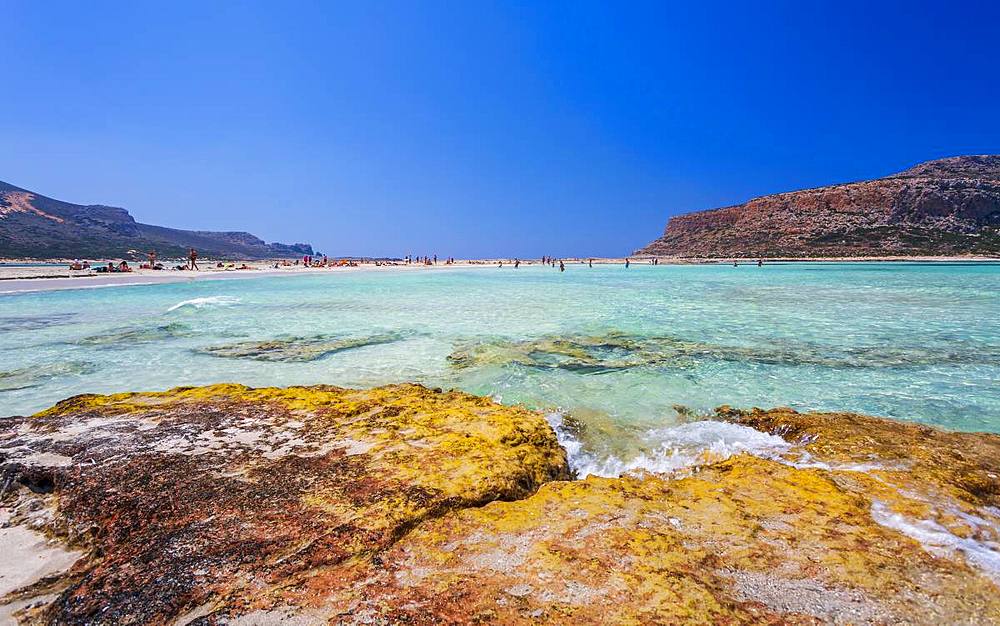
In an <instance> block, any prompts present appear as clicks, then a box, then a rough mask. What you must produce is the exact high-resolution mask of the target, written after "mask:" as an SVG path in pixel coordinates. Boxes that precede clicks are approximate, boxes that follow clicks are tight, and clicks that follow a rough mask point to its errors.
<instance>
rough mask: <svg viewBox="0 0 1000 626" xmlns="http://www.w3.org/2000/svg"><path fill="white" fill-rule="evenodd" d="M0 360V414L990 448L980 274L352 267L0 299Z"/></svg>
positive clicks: (996, 292)
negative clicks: (252, 412)
mask: <svg viewBox="0 0 1000 626" xmlns="http://www.w3.org/2000/svg"><path fill="white" fill-rule="evenodd" d="M0 353H2V355H3V356H2V360H0V415H9V414H18V413H29V412H34V411H37V410H39V409H42V408H44V407H46V406H49V405H51V404H52V403H54V402H55V401H57V400H59V399H62V398H65V397H67V396H70V395H73V394H77V393H83V392H115V391H125V390H138V389H165V388H168V387H172V386H176V385H196V384H205V383H212V382H219V381H236V382H242V383H246V384H249V385H257V386H259V385H291V384H310V383H331V384H337V385H345V386H369V385H375V384H382V383H390V382H399V381H418V382H422V383H425V384H427V385H432V386H441V387H458V388H461V389H464V390H467V391H471V392H473V393H478V394H491V395H493V396H494V397H496V398H498V399H500V400H501V401H503V402H506V403H515V402H523V403H525V404H527V405H530V406H532V407H535V408H540V409H545V410H547V411H550V412H552V413H553V415H554V417H553V419H554V420H556V421H563V422H566V423H568V424H569V425H570V426H573V425H576V426H577V427H579V428H582V429H584V430H585V431H586V437H584V439H585V441H584V443H583V444H581V445H583V446H584V447H585V448H587V450H588V453H590V454H594V455H596V456H597V457H601V458H605V459H606V458H632V457H635V455H637V454H639V455H641V454H645V453H652V452H655V451H656V450H658V449H659V448H660V447H662V444H663V437H662V436H661V435H658V434H657V433H663V432H664V431H663V429H665V428H666V429H669V428H670V427H671V426H674V425H676V424H678V423H680V422H688V421H691V419H692V418H691V416H692V415H698V414H700V413H705V412H708V411H709V410H710V409H711V408H712V407H715V406H718V405H720V404H730V405H734V406H744V407H749V406H761V407H770V406H777V405H790V406H792V407H795V408H798V409H829V410H849V411H859V412H864V413H871V414H876V415H885V416H891V417H896V418H900V419H908V420H919V421H922V422H927V423H931V424H938V425H942V426H945V427H948V428H953V429H961V430H987V431H994V432H1000V265H989V264H877V263H870V264H869V263H866V264H842V265H841V264H800V265H765V266H764V267H762V268H757V267H754V266H741V267H739V268H733V267H731V266H657V267H651V266H640V265H634V266H633V267H632V268H631V269H629V270H625V269H624V268H622V267H620V266H614V267H611V266H607V267H595V268H593V269H589V268H587V267H585V266H578V265H570V266H567V270H566V272H565V273H562V274H560V273H559V272H558V270H554V269H551V268H542V267H521V268H520V269H518V270H514V269H512V268H506V267H505V268H504V269H502V270H499V269H496V268H473V269H448V270H444V269H435V270H418V271H412V270H411V271H402V270H401V271H388V272H364V271H359V272H354V273H324V274H319V273H318V274H316V275H305V276H281V277H262V278H255V279H243V280H212V281H209V280H203V281H196V282H187V283H173V284H161V285H149V286H132V287H114V288H101V289H79V290H72V291H57V292H44V293H26V294H17V295H7V296H0ZM565 425H566V424H564V426H565ZM579 428H578V429H579ZM571 430H572V429H571ZM675 434H676V433H675ZM695 434H697V433H695ZM724 434H725V433H724ZM686 436H693V435H692V433H687V435H686ZM720 436H721V435H720Z"/></svg>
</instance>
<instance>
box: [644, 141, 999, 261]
mask: <svg viewBox="0 0 1000 626" xmlns="http://www.w3.org/2000/svg"><path fill="white" fill-rule="evenodd" d="M636 254H637V255H643V256H646V255H648V256H669V257H688V258H734V257H735V258H740V257H751V258H756V257H763V258H775V257H815V258H826V257H885V256H957V255H978V256H995V255H1000V155H979V156H959V157H952V158H947V159H939V160H936V161H927V162H926V163H921V164H920V165H917V166H915V167H911V168H910V169H908V170H906V171H903V172H900V173H898V174H893V175H891V176H887V177H885V178H878V179H875V180H868V181H861V182H854V183H846V184H840V185H832V186H829V187H819V188H816V189H806V190H803V191H793V192H788V193H779V194H775V195H770V196H763V197H760V198H755V199H753V200H750V201H748V202H745V203H743V204H738V205H735V206H730V207H725V208H720V209H711V210H708V211H697V212H694V213H687V214H684V215H677V216H675V217H672V218H670V220H669V222H668V223H667V228H666V230H665V231H664V233H663V236H662V237H660V238H659V239H656V240H655V241H653V242H652V243H650V244H649V245H647V246H645V247H644V248H641V249H640V250H637V251H636Z"/></svg>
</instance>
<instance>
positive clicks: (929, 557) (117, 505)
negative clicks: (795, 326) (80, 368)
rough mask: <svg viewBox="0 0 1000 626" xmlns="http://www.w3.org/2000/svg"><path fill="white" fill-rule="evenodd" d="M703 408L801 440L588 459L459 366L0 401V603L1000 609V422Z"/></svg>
mask: <svg viewBox="0 0 1000 626" xmlns="http://www.w3.org/2000/svg"><path fill="white" fill-rule="evenodd" d="M714 419H717V420H725V421H728V422H731V423H734V424H737V425H741V426H742V427H752V428H755V429H758V430H762V431H764V432H767V433H771V434H773V435H780V436H781V437H783V438H784V439H785V441H787V443H788V445H787V447H782V448H781V449H780V451H779V452H776V453H774V454H770V455H768V456H767V457H766V458H761V457H756V456H750V455H746V454H741V455H736V456H732V457H729V458H721V457H717V456H713V455H712V454H711V453H710V452H708V451H706V453H705V454H704V455H703V456H702V458H701V459H699V461H698V462H697V463H696V464H695V465H693V466H690V467H686V468H684V469H682V470H680V471H677V472H675V473H673V474H670V475H650V474H645V475H643V474H636V475H628V476H623V477H620V478H598V477H588V478H586V479H582V480H572V479H571V478H572V477H571V475H570V471H569V468H568V466H567V461H566V456H565V453H564V451H563V450H562V449H561V448H560V447H559V446H558V443H557V441H556V437H555V433H553V431H552V430H551V429H550V428H549V426H548V425H547V423H546V422H545V421H544V419H542V418H541V417H540V416H539V415H537V414H535V413H532V412H529V411H526V410H524V409H521V408H516V407H515V408H511V407H503V406H500V405H497V404H494V403H492V402H491V401H489V400H487V399H482V398H477V397H474V396H469V395H467V394H462V393H458V392H448V393H443V392H439V391H435V390H428V389H425V388H423V387H420V386H416V385H400V386H390V387H382V388H376V389H371V390H367V391H356V390H345V389H339V388H335V387H326V386H320V387H307V388H304V387H293V388H288V389H249V388H247V387H242V386H239V385H216V386H212V387H204V388H190V389H176V390H172V391H169V392H163V393H140V394H117V395H112V396H77V397H75V398H71V399H69V400H66V401H64V402H62V403H60V404H58V405H56V406H55V407H53V408H52V409H49V410H47V411H44V412H42V413H40V414H38V415H36V416H33V417H28V418H12V419H9V420H5V421H4V422H3V424H2V428H3V430H2V431H0V432H2V434H0V455H2V457H3V472H4V480H3V495H2V496H0V499H2V504H3V507H4V517H3V522H4V526H5V527H4V528H2V529H0V541H2V542H3V544H4V545H5V546H6V547H7V548H8V549H6V550H4V551H3V552H2V553H0V591H2V592H3V593H5V594H6V595H5V596H4V597H3V598H2V600H0V602H2V603H4V606H3V607H2V608H0V617H2V615H6V616H8V617H13V618H16V619H18V620H20V621H21V622H24V623H40V624H56V623H58V624H83V623H87V624H139V623H160V624H164V623H171V624H213V623H231V624H269V623H280V622H282V621H289V620H297V621H294V622H290V623H299V624H313V623H318V624H325V623H334V624H339V623H348V624H350V623H408V624H432V623H475V622H497V623H525V624H528V623H538V622H550V623H566V624H578V623H620V624H633V623H667V624H670V623H702V624H718V623H731V624H736V623H774V624H779V623H780V624H814V623H852V624H862V623H886V624H889V623H926V624H931V623H949V624H960V623H966V624H990V623H1000V588H998V585H1000V437H997V436H994V435H984V434H966V433H948V432H944V431H940V430H937V429H932V428H928V427H924V426H919V425H914V424H904V423H899V422H892V421H887V420H882V419H877V418H871V417H865V416H860V415H851V414H800V413H796V412H794V411H792V410H790V409H776V410H772V411H760V410H754V411H749V412H745V411H737V410H732V409H728V408H725V407H723V408H722V409H719V411H718V412H717V415H716V416H715V417H714ZM46 538H47V539H46ZM15 560H17V561H18V562H14V561H15Z"/></svg>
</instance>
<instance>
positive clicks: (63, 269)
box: [0, 256, 1000, 294]
mask: <svg viewBox="0 0 1000 626" xmlns="http://www.w3.org/2000/svg"><path fill="white" fill-rule="evenodd" d="M628 260H629V261H630V263H631V264H632V265H637V266H638V265H650V264H652V263H653V257H628ZM514 261H515V259H513V258H508V259H499V258H498V259H463V260H455V261H454V262H453V263H444V262H438V263H436V264H430V265H426V264H423V263H405V262H396V263H386V262H378V263H376V262H373V261H362V262H357V264H356V265H327V266H312V267H306V266H303V265H301V264H299V265H287V266H277V267H276V266H275V261H274V260H267V261H247V262H245V263H243V262H241V263H240V265H243V266H245V267H244V268H242V269H237V268H239V266H238V265H236V264H234V263H232V262H228V263H227V264H226V265H225V266H224V267H217V264H218V263H219V262H218V261H215V260H212V259H206V260H205V262H204V263H203V265H202V268H201V269H199V270H198V271H188V270H175V269H163V270H150V269H140V268H138V267H134V268H133V269H132V271H130V272H124V273H114V274H107V273H98V272H95V271H94V270H93V269H86V270H71V269H69V261H65V262H60V261H59V260H51V261H46V262H45V264H44V265H41V264H38V263H39V262H38V261H32V260H24V259H0V294H10V293H25V292H31V291H52V290H59V289H83V288H97V287H116V286H128V285H153V284H160V283H177V282H188V281H195V280H223V279H238V278H260V277H262V276H299V275H304V274H316V273H327V272H359V271H434V270H446V269H453V268H456V267H464V268H472V267H478V268H497V267H498V266H499V265H500V264H501V263H502V264H503V267H504V268H508V267H511V266H512V265H513V263H514ZM562 261H563V262H564V263H565V264H566V266H567V267H572V266H574V265H577V266H578V265H586V264H587V263H589V262H592V263H593V264H594V265H624V264H625V261H626V257H619V258H608V257H602V258H597V257H594V258H588V257H582V258H581V257H576V258H564V259H562ZM656 262H657V264H659V265H713V264H716V265H730V264H733V263H739V264H740V265H744V264H746V265H749V264H752V263H755V262H756V260H755V259H745V258H739V259H736V258H727V259H691V258H672V257H656ZM873 262H900V263H902V262H906V263H970V262H974V263H984V262H996V263H1000V258H997V257H983V256H948V257H931V256H921V257H905V256H884V257H864V258H859V257H837V258H822V259H809V258H791V257H790V258H776V259H765V260H764V263H765V264H779V263H873ZM56 263H59V264H58V265H57V264H56ZM520 264H521V265H523V266H536V265H541V261H540V260H539V259H521V260H520Z"/></svg>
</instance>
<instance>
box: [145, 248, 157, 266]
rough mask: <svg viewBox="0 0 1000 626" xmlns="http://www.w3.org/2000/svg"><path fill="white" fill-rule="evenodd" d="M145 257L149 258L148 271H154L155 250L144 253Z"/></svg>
mask: <svg viewBox="0 0 1000 626" xmlns="http://www.w3.org/2000/svg"><path fill="white" fill-rule="evenodd" d="M146 256H147V257H149V269H151V270H155V269H156V250H150V251H149V252H147V253H146Z"/></svg>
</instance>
